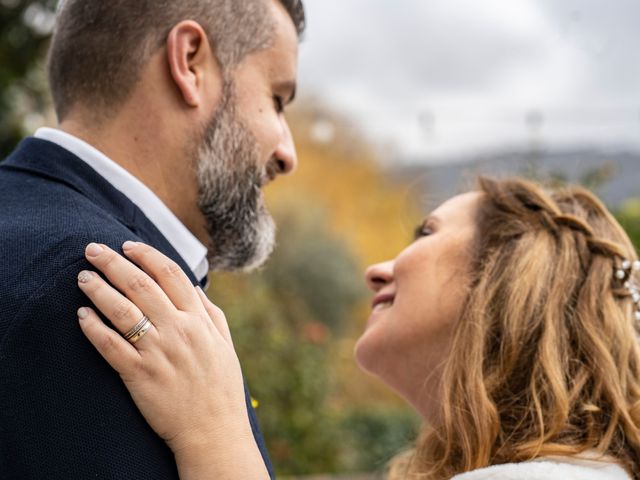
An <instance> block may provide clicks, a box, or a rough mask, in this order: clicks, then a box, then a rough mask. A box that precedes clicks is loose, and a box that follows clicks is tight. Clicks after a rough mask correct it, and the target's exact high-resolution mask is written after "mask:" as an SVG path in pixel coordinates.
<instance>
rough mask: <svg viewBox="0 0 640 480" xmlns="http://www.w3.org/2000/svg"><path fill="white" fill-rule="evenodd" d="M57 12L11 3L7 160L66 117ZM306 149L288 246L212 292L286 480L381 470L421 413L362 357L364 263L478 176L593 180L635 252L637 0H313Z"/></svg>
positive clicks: (291, 188) (283, 241) (298, 121)
mask: <svg viewBox="0 0 640 480" xmlns="http://www.w3.org/2000/svg"><path fill="white" fill-rule="evenodd" d="M56 4H57V1H55V0H51V1H46V0H39V1H28V0H0V156H1V157H4V156H5V155H6V154H7V153H8V152H10V151H11V150H12V149H13V147H14V146H15V145H16V143H17V142H18V141H19V140H20V139H21V138H22V137H23V136H25V135H28V134H30V133H32V132H33V131H34V130H35V129H36V128H37V127H39V126H41V125H55V119H54V117H53V114H52V111H51V105H50V100H49V97H48V94H47V88H46V78H45V75H44V69H43V67H44V58H45V52H46V46H47V41H48V38H49V35H50V33H51V30H52V28H53V24H54V19H55V13H54V12H55V8H56ZM305 5H306V7H307V13H308V31H307V33H306V34H305V38H304V42H303V44H302V45H301V53H300V78H299V81H300V86H299V97H298V100H297V101H296V104H295V106H293V107H292V108H291V109H290V110H289V112H288V117H289V122H290V124H291V126H292V129H293V131H294V135H295V138H296V141H297V145H298V154H299V157H300V168H299V170H298V172H297V173H296V174H295V175H294V176H293V177H291V178H287V179H283V180H280V181H278V182H276V184H275V185H274V186H272V187H269V188H268V191H267V195H268V200H269V204H270V207H271V210H272V211H273V213H274V216H275V217H276V220H277V222H278V224H279V248H278V250H277V252H276V254H275V255H274V256H273V259H272V260H271V261H270V262H269V264H268V266H267V267H266V268H264V269H263V270H261V271H260V272H257V273H255V274H251V275H219V276H216V278H214V279H213V285H212V287H211V289H210V291H209V295H210V296H211V298H212V299H214V301H215V302H217V303H218V304H219V305H220V306H222V307H223V308H224V309H225V311H226V313H227V316H228V318H229V320H230V323H231V327H232V330H233V333H234V336H235V344H236V347H237V349H238V351H239V354H240V358H241V359H242V361H243V366H244V370H245V374H246V376H247V379H248V382H249V384H250V386H251V389H252V393H253V395H254V397H255V398H256V400H257V402H258V403H259V406H258V413H259V415H260V418H261V422H262V425H263V429H264V433H265V437H266V439H267V443H268V445H269V450H270V452H271V454H272V457H273V460H274V463H275V464H276V466H277V469H278V471H279V473H280V474H282V475H309V474H319V473H327V474H338V473H340V474H348V473H353V472H374V473H375V472H379V471H382V470H383V469H384V466H385V463H386V462H387V461H388V460H389V459H390V458H391V457H392V456H393V455H394V454H396V453H398V452H399V451H401V450H402V449H403V448H405V447H406V446H407V445H408V444H409V443H410V441H411V439H412V437H413V435H414V434H415V431H416V428H417V426H418V419H417V418H416V417H415V416H414V415H413V414H412V413H411V411H410V409H408V408H407V407H406V406H405V405H404V403H403V402H402V401H400V400H398V399H397V398H396V397H395V396H394V395H393V394H391V393H390V392H388V391H387V390H386V389H385V388H383V387H381V386H380V385H379V384H378V382H376V381H375V380H374V379H371V378H369V377H367V376H366V375H365V374H363V373H361V372H360V371H358V369H357V368H356V367H355V365H354V363H353V360H352V350H353V345H354V342H355V339H356V338H357V337H358V335H359V333H360V332H361V330H362V328H363V326H364V323H365V321H366V317H367V316H368V303H369V301H370V294H368V293H367V291H366V289H365V287H364V282H363V271H364V268H365V267H366V265H368V264H369V263H372V262H377V261H381V260H385V259H388V258H392V257H393V256H395V254H396V253H397V252H398V251H400V250H401V249H402V248H403V246H405V245H406V244H407V243H408V242H409V241H410V238H411V234H412V231H413V226H414V225H415V224H416V223H417V222H418V221H419V219H420V217H421V215H423V214H424V213H426V212H427V211H429V210H431V209H433V208H434V207H435V206H436V205H437V204H438V203H439V202H441V201H442V200H444V199H446V198H448V197H450V196H452V195H454V194H455V193H458V192H460V191H462V190H464V189H466V188H468V187H469V186H470V185H472V182H473V178H474V176H475V175H476V174H478V173H488V174H501V175H504V174H519V175H524V176H528V177H532V178H536V179H539V180H543V181H546V182H549V183H552V184H562V183H566V182H570V183H581V184H584V185H586V186H588V187H590V188H592V189H594V190H595V191H596V192H597V193H598V194H599V195H600V196H601V197H602V198H603V199H604V200H605V202H606V203H607V204H608V205H609V207H610V208H612V209H613V210H614V211H615V212H616V215H617V216H618V217H619V218H620V220H621V221H622V222H623V224H624V226H625V227H626V228H627V230H628V231H629V233H630V234H631V235H632V237H633V238H634V240H635V241H636V244H637V245H638V244H639V242H640V188H639V187H638V186H639V185H640V89H639V88H638V87H639V86H640V53H638V47H637V46H638V45H640V30H639V29H638V28H637V23H638V21H639V20H640V3H638V2H637V1H636V0H616V1H615V2H604V1H602V0H563V1H562V2H558V1H554V0H515V1H510V2H504V1H501V0H483V1H482V2H478V1H472V0H429V1H418V0H394V1H393V2H389V1H385V0H305Z"/></svg>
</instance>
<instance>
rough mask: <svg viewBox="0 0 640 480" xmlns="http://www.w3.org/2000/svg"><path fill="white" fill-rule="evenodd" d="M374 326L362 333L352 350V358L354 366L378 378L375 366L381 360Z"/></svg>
mask: <svg viewBox="0 0 640 480" xmlns="http://www.w3.org/2000/svg"><path fill="white" fill-rule="evenodd" d="M375 330H376V329H375V325H369V324H368V326H367V329H366V330H365V331H364V332H363V333H362V335H361V336H360V338H359V339H358V340H357V342H356V345H355V347H354V350H353V356H354V359H355V362H356V364H357V365H358V367H360V370H363V371H365V372H367V373H369V374H371V375H375V376H379V374H378V368H376V367H377V364H378V363H379V362H380V360H381V358H380V357H381V356H380V346H379V345H376V344H377V340H378V339H377V338H376V337H377V335H376V331H375Z"/></svg>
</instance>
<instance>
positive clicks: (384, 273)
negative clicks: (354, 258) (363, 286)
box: [364, 260, 394, 292]
mask: <svg viewBox="0 0 640 480" xmlns="http://www.w3.org/2000/svg"><path fill="white" fill-rule="evenodd" d="M393 263H394V262H393V260H389V261H387V262H382V263H376V264H375V265H371V266H370V267H369V268H367V270H366V272H365V274H364V277H365V280H366V281H367V286H368V287H369V288H370V289H371V290H373V291H374V292H377V291H378V290H380V289H381V288H382V287H384V286H385V285H389V284H390V283H391V282H393Z"/></svg>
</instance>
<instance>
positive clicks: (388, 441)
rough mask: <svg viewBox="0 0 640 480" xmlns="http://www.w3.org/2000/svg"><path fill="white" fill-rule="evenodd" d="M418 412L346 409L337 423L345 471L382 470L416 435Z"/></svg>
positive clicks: (397, 409) (408, 410) (387, 409)
mask: <svg viewBox="0 0 640 480" xmlns="http://www.w3.org/2000/svg"><path fill="white" fill-rule="evenodd" d="M418 425H419V417H418V415H417V414H416V413H415V412H413V411H412V410H410V409H406V408H403V409H400V408H390V407H384V408H380V407H378V408H368V409H357V410H349V411H347V412H346V413H344V414H342V416H341V420H340V422H339V426H338V428H339V430H340V431H341V432H343V434H342V435H341V442H342V443H341V454H342V458H341V464H342V465H343V468H344V469H345V471H352V472H357V471H360V472H365V471H367V472H371V471H382V470H384V468H385V466H386V465H387V463H388V462H389V460H391V459H392V458H393V457H394V456H395V455H397V454H398V453H400V452H401V451H402V450H404V449H405V448H406V447H407V446H408V445H410V444H411V442H412V441H413V440H414V439H415V437H416V435H417V427H418Z"/></svg>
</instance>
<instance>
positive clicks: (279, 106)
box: [273, 95, 284, 113]
mask: <svg viewBox="0 0 640 480" xmlns="http://www.w3.org/2000/svg"><path fill="white" fill-rule="evenodd" d="M273 103H274V105H275V107H276V112H278V113H283V112H284V100H283V98H282V97H281V96H279V95H274V96H273Z"/></svg>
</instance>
